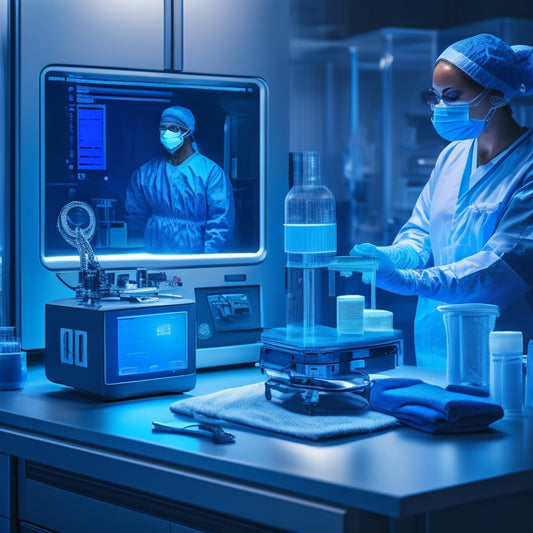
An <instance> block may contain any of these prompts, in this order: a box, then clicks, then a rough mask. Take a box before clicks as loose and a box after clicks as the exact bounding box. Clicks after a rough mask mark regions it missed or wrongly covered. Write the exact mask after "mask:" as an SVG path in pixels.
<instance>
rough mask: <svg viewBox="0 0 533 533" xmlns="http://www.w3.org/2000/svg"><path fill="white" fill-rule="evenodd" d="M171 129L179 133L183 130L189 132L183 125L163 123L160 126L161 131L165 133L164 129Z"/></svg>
mask: <svg viewBox="0 0 533 533" xmlns="http://www.w3.org/2000/svg"><path fill="white" fill-rule="evenodd" d="M167 130H168V131H171V132H172V133H178V132H179V131H181V132H182V133H183V134H184V135H185V133H187V130H185V129H183V128H182V127H181V126H178V125H177V124H161V125H160V126H159V131H160V132H161V133H163V132H164V131H167Z"/></svg>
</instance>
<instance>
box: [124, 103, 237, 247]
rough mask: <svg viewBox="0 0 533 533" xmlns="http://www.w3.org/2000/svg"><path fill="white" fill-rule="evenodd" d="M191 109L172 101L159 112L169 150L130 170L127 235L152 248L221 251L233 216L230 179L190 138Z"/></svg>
mask: <svg viewBox="0 0 533 533" xmlns="http://www.w3.org/2000/svg"><path fill="white" fill-rule="evenodd" d="M194 128H195V119H194V115H193V114H192V113H191V111H190V110H189V109H186V108H184V107H180V106H173V107H169V108H167V109H165V110H164V111H163V113H162V114H161V120H160V125H159V136H160V141H161V144H162V145H163V146H164V147H165V149H166V150H167V152H168V154H167V156H166V157H161V158H156V159H152V160H150V161H148V162H147V163H145V164H144V165H142V166H141V167H139V168H138V169H136V170H135V171H134V172H133V175H132V177H131V180H130V183H129V186H128V189H127V191H126V200H125V206H124V207H125V219H126V222H127V224H128V233H129V234H130V235H137V236H139V235H144V247H145V249H146V250H147V251H149V252H154V253H175V254H196V253H217V252H220V251H222V250H223V249H224V248H225V247H226V246H227V244H228V242H229V241H230V240H231V238H232V235H233V226H234V219H235V210H234V199H233V190H232V186H231V183H230V181H229V179H228V177H227V176H226V174H225V173H224V171H223V170H222V168H220V167H219V166H218V165H217V164H216V163H214V162H213V161H211V160H210V159H208V158H207V157H205V156H203V155H202V154H200V152H198V150H197V148H196V144H195V143H194V142H193V137H192V135H193V133H194Z"/></svg>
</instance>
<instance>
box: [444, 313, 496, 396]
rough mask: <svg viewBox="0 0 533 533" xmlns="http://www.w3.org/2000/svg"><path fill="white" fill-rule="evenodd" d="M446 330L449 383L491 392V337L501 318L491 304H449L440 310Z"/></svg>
mask: <svg viewBox="0 0 533 533" xmlns="http://www.w3.org/2000/svg"><path fill="white" fill-rule="evenodd" d="M438 309H439V311H441V312H442V314H443V319H444V325H445V328H446V352H447V364H446V374H447V380H448V384H450V385H460V386H464V387H469V388H474V389H479V391H480V392H485V393H487V394H488V393H489V386H490V349H489V336H490V332H491V331H492V330H493V329H494V324H495V322H496V318H497V317H498V316H499V311H498V306H497V305H492V304H478V303H471V304H470V303H468V304H449V305H441V306H439V307H438Z"/></svg>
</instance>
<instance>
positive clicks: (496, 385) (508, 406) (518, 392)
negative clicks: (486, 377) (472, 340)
mask: <svg viewBox="0 0 533 533" xmlns="http://www.w3.org/2000/svg"><path fill="white" fill-rule="evenodd" d="M522 342H523V341H522V332H521V331H492V332H491V333H490V336H489V347H490V354H491V367H490V396H491V399H492V401H494V402H495V403H497V404H499V405H501V406H502V407H503V410H504V411H505V412H506V413H520V412H521V411H522V352H523V344H522Z"/></svg>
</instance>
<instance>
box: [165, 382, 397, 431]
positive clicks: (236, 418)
mask: <svg viewBox="0 0 533 533" xmlns="http://www.w3.org/2000/svg"><path fill="white" fill-rule="evenodd" d="M170 409H171V411H173V412H174V413H178V414H183V415H187V416H191V417H194V416H195V415H200V416H205V417H209V418H213V419H219V420H226V421H229V422H237V423H239V424H245V425H247V426H250V427H253V428H258V429H263V430H267V431H274V432H277V433H283V434H285V435H290V436H292V437H299V438H304V439H310V440H319V439H325V438H330V437H339V436H343V435H353V434H357V433H370V432H373V431H379V430H382V429H386V428H390V427H394V426H397V425H399V423H398V421H397V420H396V418H394V417H393V416H389V415H386V414H384V413H378V412H376V411H372V410H370V409H369V408H368V404H367V403H366V400H364V399H363V398H361V397H360V396H356V395H354V394H352V393H349V392H343V393H337V394H331V393H330V394H327V395H321V399H320V402H319V404H318V405H317V406H316V407H315V408H314V409H313V414H312V415H308V414H305V412H304V409H303V406H302V402H301V400H300V397H299V395H298V394H297V395H290V396H287V399H285V400H284V401H281V402H280V401H279V400H275V399H273V400H272V401H269V400H267V399H266V398H265V384H264V382H261V383H254V384H252V385H245V386H243V387H236V388H233V389H226V390H221V391H218V392H214V393H212V394H206V395H204V396H197V397H187V398H183V399H180V400H177V401H175V402H174V403H172V404H171V405H170Z"/></svg>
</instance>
